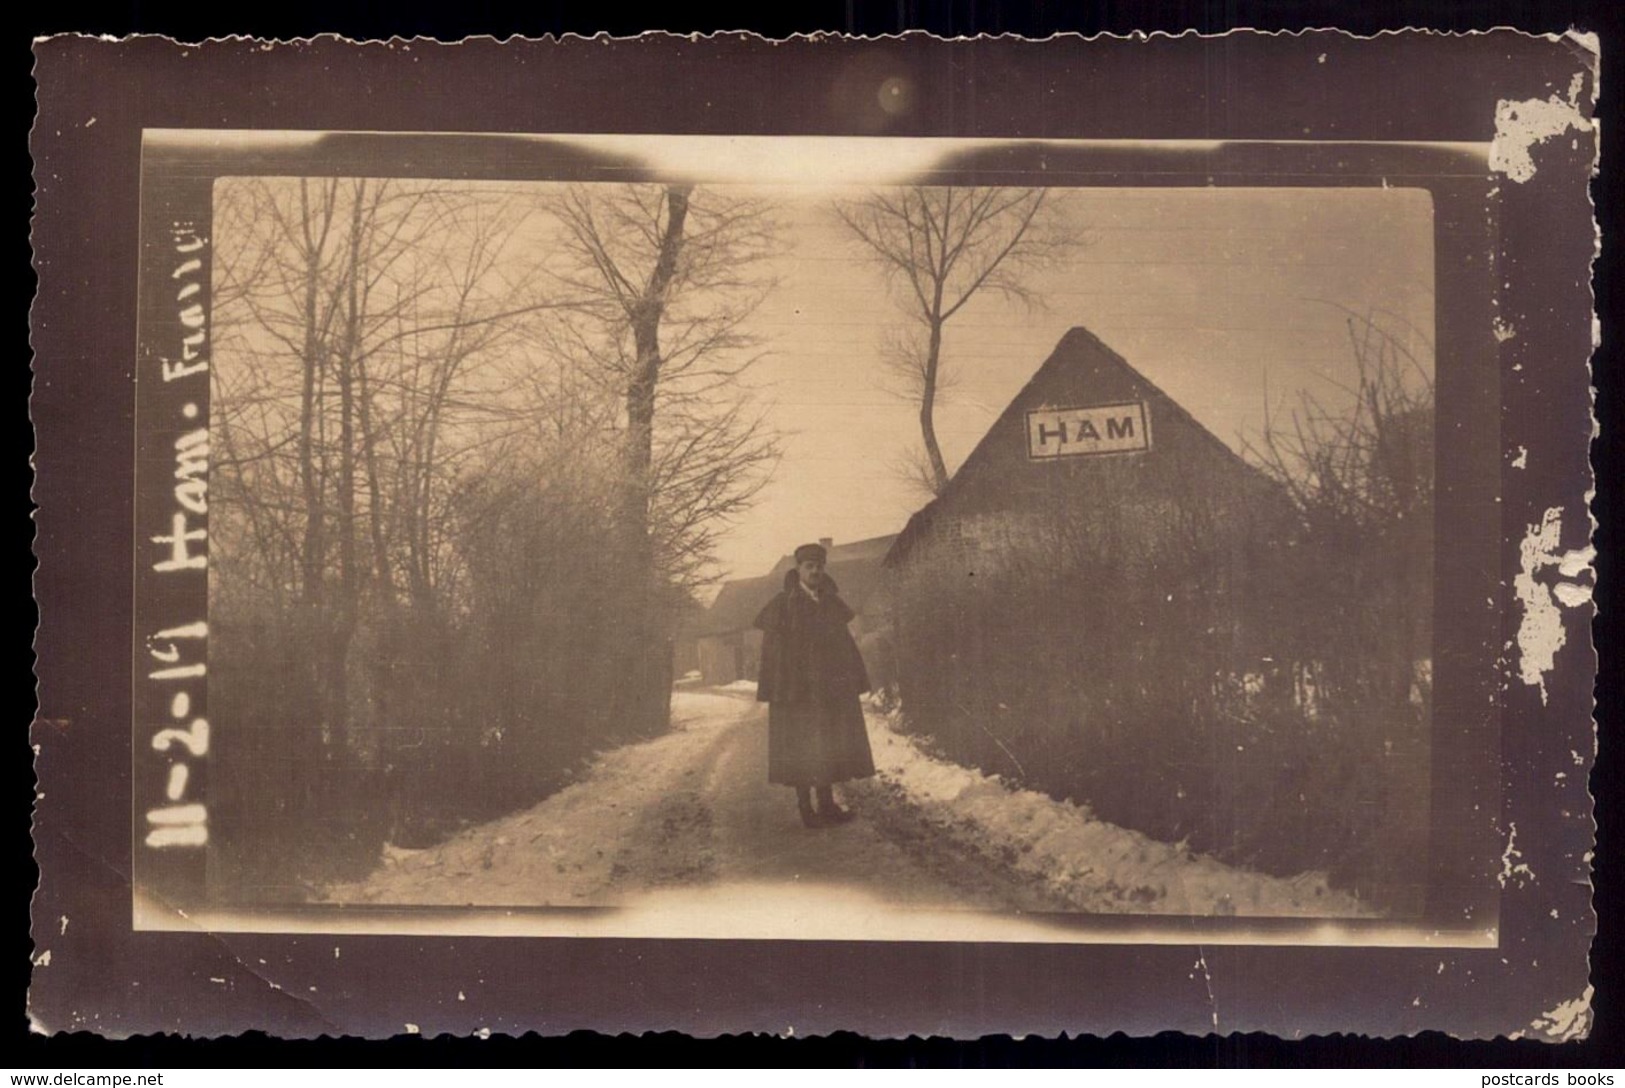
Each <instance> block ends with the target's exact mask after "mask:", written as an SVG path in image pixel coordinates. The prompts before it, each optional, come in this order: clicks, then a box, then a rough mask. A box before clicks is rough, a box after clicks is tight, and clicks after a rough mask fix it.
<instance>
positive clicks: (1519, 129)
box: [1490, 72, 1594, 185]
mask: <svg viewBox="0 0 1625 1088" xmlns="http://www.w3.org/2000/svg"><path fill="white" fill-rule="evenodd" d="M1584 84H1585V74H1584V73H1582V72H1576V73H1575V74H1574V78H1573V79H1572V80H1570V81H1569V89H1568V93H1567V94H1566V95H1565V94H1553V95H1552V96H1551V97H1550V98H1544V99H1542V98H1526V99H1524V100H1523V101H1521V102H1512V101H1509V100H1507V99H1505V98H1503V99H1501V100H1500V101H1499V102H1497V103H1496V104H1495V138H1494V139H1493V140H1492V141H1491V142H1490V170H1492V171H1493V172H1495V173H1500V174H1505V175H1506V176H1507V177H1509V178H1511V179H1512V180H1513V181H1515V182H1518V183H1519V184H1520V185H1521V184H1523V183H1524V182H1526V181H1528V180H1529V179H1530V178H1532V177H1534V176H1535V160H1534V159H1533V158H1532V157H1531V156H1530V154H1529V149H1530V148H1531V147H1533V146H1534V145H1536V144H1538V143H1541V142H1543V141H1546V140H1549V139H1551V138H1552V137H1554V136H1561V135H1563V134H1564V133H1565V132H1568V131H1569V130H1570V129H1576V130H1578V131H1580V132H1590V131H1592V129H1593V128H1594V125H1593V124H1592V121H1591V119H1590V118H1589V117H1587V116H1586V115H1585V114H1584V113H1582V112H1581V110H1580V90H1581V88H1582V87H1583V86H1584Z"/></svg>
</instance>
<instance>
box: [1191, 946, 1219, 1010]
mask: <svg viewBox="0 0 1625 1088" xmlns="http://www.w3.org/2000/svg"><path fill="white" fill-rule="evenodd" d="M1196 966H1197V967H1198V968H1199V969H1200V970H1201V972H1202V983H1203V984H1204V985H1205V986H1206V987H1207V1004H1208V1015H1210V1016H1211V1017H1213V1030H1214V1031H1218V1030H1219V1001H1218V999H1217V998H1216V997H1214V996H1213V975H1212V973H1211V972H1209V971H1208V969H1207V949H1205V948H1203V947H1201V946H1200V945H1198V946H1197V948H1196Z"/></svg>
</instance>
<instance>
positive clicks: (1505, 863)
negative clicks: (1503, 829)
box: [1496, 823, 1535, 888]
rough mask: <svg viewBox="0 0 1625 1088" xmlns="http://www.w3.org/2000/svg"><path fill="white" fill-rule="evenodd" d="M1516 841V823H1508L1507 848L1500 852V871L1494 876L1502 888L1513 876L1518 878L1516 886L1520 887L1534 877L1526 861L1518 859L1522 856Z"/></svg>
mask: <svg viewBox="0 0 1625 1088" xmlns="http://www.w3.org/2000/svg"><path fill="white" fill-rule="evenodd" d="M1517 842H1518V825H1517V824H1516V823H1510V824H1508V825H1507V848H1506V849H1505V850H1503V851H1502V852H1501V872H1500V873H1499V874H1498V875H1497V877H1496V879H1497V880H1499V881H1500V882H1501V887H1503V888H1504V887H1506V886H1507V881H1509V880H1511V879H1512V878H1513V877H1519V878H1520V879H1519V881H1518V887H1520V888H1521V887H1523V886H1524V884H1525V883H1526V881H1529V882H1532V881H1534V879H1535V872H1534V870H1533V869H1531V868H1529V865H1528V864H1527V863H1526V862H1522V861H1519V860H1518V859H1519V858H1521V857H1523V851H1522V850H1519V849H1518V846H1517Z"/></svg>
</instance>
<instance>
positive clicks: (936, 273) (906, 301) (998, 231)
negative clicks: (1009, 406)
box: [834, 186, 1077, 493]
mask: <svg viewBox="0 0 1625 1088" xmlns="http://www.w3.org/2000/svg"><path fill="white" fill-rule="evenodd" d="M834 210H835V214H836V216H837V217H838V218H839V219H840V221H841V223H842V224H843V225H844V226H845V227H846V229H847V230H848V231H849V232H850V233H851V235H852V237H853V238H854V239H856V241H857V242H858V243H859V244H860V245H861V246H862V248H863V249H865V250H866V251H867V252H868V254H869V255H870V257H871V258H872V259H873V260H874V261H875V262H876V263H877V264H879V265H880V267H881V270H882V271H883V272H884V273H885V276H886V278H887V280H888V282H889V283H890V284H891V286H892V288H893V290H894V292H895V293H896V294H897V296H898V301H899V305H900V306H901V307H902V309H903V310H904V312H905V313H907V314H908V316H909V318H910V319H911V325H912V328H911V330H910V332H909V333H908V334H906V335H904V336H902V337H898V338H894V339H893V340H891V341H890V342H889V343H888V344H887V345H886V346H885V348H884V352H883V353H884V358H885V361H886V364H887V366H888V367H889V368H890V369H891V370H892V371H893V372H894V373H895V374H896V375H898V376H899V377H900V378H901V379H902V381H903V383H904V390H905V393H906V395H907V396H908V397H909V398H910V399H911V400H912V401H913V402H914V403H916V404H917V405H918V406H919V414H920V415H919V418H920V439H921V442H922V443H923V445H924V452H925V465H924V466H920V467H922V468H923V469H924V472H923V473H916V472H915V471H910V473H909V475H910V476H911V477H914V476H916V475H923V476H924V479H925V482H926V483H927V485H928V487H929V489H930V490H931V491H932V492H933V493H934V492H940V491H941V490H942V488H943V487H944V486H946V485H947V483H948V467H947V464H946V463H945V462H944V461H943V458H942V449H941V447H940V446H939V445H938V443H937V432H936V421H935V413H936V406H937V404H938V403H939V401H940V400H941V399H942V396H943V394H944V393H945V392H946V390H947V388H948V385H949V382H950V376H949V375H948V374H947V373H946V372H945V369H944V366H943V330H944V327H945V326H946V325H947V324H948V322H949V321H950V320H952V319H953V317H954V315H956V314H958V313H959V312H960V311H961V310H962V309H963V308H964V307H965V305H966V303H968V302H969V301H970V300H971V299H972V298H973V297H975V296H976V295H977V294H978V293H981V292H984V291H986V292H992V293H996V294H1000V295H1003V296H1004V297H1005V298H1007V299H1010V300H1013V301H1016V302H1019V303H1022V304H1028V305H1030V304H1033V303H1035V302H1037V301H1038V299H1036V297H1035V296H1034V295H1033V293H1032V291H1031V289H1030V288H1029V287H1028V284H1027V276H1028V274H1029V273H1031V272H1033V271H1035V270H1036V269H1038V268H1040V267H1042V266H1044V265H1047V264H1049V263H1051V262H1052V261H1054V260H1056V259H1058V258H1059V257H1060V256H1062V255H1063V253H1064V252H1065V251H1066V250H1067V249H1068V248H1069V247H1071V246H1072V245H1074V244H1076V242H1077V239H1076V237H1075V236H1073V235H1072V234H1070V233H1068V232H1067V231H1065V230H1064V229H1063V228H1062V225H1061V223H1060V222H1059V219H1058V217H1057V216H1056V215H1055V214H1054V213H1055V211H1056V203H1055V200H1054V198H1053V196H1051V194H1049V193H1048V191H1046V190H1044V189H1005V188H979V187H969V188H966V187H956V186H941V187H938V186H912V187H909V188H903V189H888V190H875V191H873V192H871V193H869V194H868V195H867V196H865V197H862V198H859V199H855V200H840V201H836V202H835V204H834Z"/></svg>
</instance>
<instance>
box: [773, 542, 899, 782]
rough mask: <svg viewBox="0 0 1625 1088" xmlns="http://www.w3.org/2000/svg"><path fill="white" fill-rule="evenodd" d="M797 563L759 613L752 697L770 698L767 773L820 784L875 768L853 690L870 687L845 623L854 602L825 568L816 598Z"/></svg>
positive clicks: (779, 779)
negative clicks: (757, 669)
mask: <svg viewBox="0 0 1625 1088" xmlns="http://www.w3.org/2000/svg"><path fill="white" fill-rule="evenodd" d="M798 583H799V578H798V576H797V574H796V572H795V571H793V570H792V571H790V572H789V573H788V574H786V575H785V579H784V589H783V591H781V592H780V593H779V594H778V596H776V597H774V598H773V599H772V600H771V601H769V602H768V603H767V605H766V607H764V608H763V609H762V611H761V613H760V614H759V615H757V617H756V626H757V627H758V628H759V629H760V630H761V632H762V657H761V670H760V672H759V673H758V678H757V681H756V698H757V699H758V700H759V701H761V702H764V703H767V704H768V715H767V778H768V781H769V782H777V783H780V784H782V785H787V786H821V785H827V784H829V783H831V782H842V781H845V780H846V779H849V778H864V777H867V776H869V775H872V774H874V773H875V763H874V756H873V754H872V753H871V751H870V749H869V733H868V729H867V727H866V726H865V724H864V720H863V707H862V706H861V705H860V704H859V702H858V696H860V695H862V694H863V693H864V692H866V691H868V690H869V675H868V673H867V671H866V670H865V669H864V667H863V657H862V655H860V654H859V653H858V645H857V643H856V642H854V641H853V640H852V633H851V632H850V631H848V630H847V627H846V625H847V624H848V623H850V622H852V616H853V613H852V610H851V609H850V608H848V607H847V605H846V602H845V601H843V600H841V597H840V591H839V589H838V588H837V587H836V585H835V582H834V581H833V580H832V579H830V578H829V577H828V576H825V578H824V584H823V587H822V588H821V590H820V592H819V596H818V599H817V600H814V599H813V598H812V596H811V595H809V594H808V593H807V591H806V590H804V589H802V588H801V586H800V585H799V584H798Z"/></svg>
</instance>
